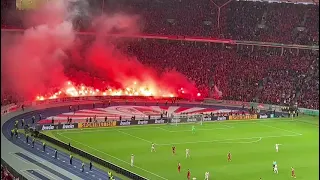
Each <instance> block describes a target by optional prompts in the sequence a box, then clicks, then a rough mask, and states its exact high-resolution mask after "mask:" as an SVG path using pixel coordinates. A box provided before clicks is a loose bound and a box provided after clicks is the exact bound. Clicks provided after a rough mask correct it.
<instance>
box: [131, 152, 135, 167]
mask: <svg viewBox="0 0 320 180" xmlns="http://www.w3.org/2000/svg"><path fill="white" fill-rule="evenodd" d="M133 161H134V155H133V154H131V163H130V165H131V166H133Z"/></svg>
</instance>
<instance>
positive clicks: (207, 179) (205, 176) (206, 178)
mask: <svg viewBox="0 0 320 180" xmlns="http://www.w3.org/2000/svg"><path fill="white" fill-rule="evenodd" d="M204 180H209V172H206V173H204Z"/></svg>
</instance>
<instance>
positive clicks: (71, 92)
mask: <svg viewBox="0 0 320 180" xmlns="http://www.w3.org/2000/svg"><path fill="white" fill-rule="evenodd" d="M181 89H183V88H181ZM122 95H127V96H158V97H176V96H177V95H176V94H175V93H174V92H168V91H165V90H158V89H157V87H155V86H154V85H153V84H151V85H150V86H148V85H146V84H145V83H143V84H141V85H140V82H137V81H134V82H132V84H131V85H128V86H127V87H126V88H123V89H115V88H105V89H104V90H102V89H96V88H93V87H90V86H85V85H75V84H74V83H72V82H71V81H67V82H66V83H65V86H64V87H62V88H60V89H59V91H57V92H54V93H52V94H47V95H45V96H43V95H39V96H37V97H36V100H38V101H39V100H40V101H42V100H45V99H56V98H61V97H79V96H122Z"/></svg>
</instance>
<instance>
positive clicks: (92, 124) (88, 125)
mask: <svg viewBox="0 0 320 180" xmlns="http://www.w3.org/2000/svg"><path fill="white" fill-rule="evenodd" d="M113 126H116V121H107V122H96V123H95V122H88V123H79V124H78V128H95V127H113Z"/></svg>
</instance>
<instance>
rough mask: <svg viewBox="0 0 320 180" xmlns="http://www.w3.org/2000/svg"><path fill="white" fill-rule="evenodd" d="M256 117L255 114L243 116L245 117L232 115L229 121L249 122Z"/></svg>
mask: <svg viewBox="0 0 320 180" xmlns="http://www.w3.org/2000/svg"><path fill="white" fill-rule="evenodd" d="M257 118H258V116H257V115H256V114H245V115H242V114H240V115H232V116H229V120H250V119H257Z"/></svg>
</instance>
